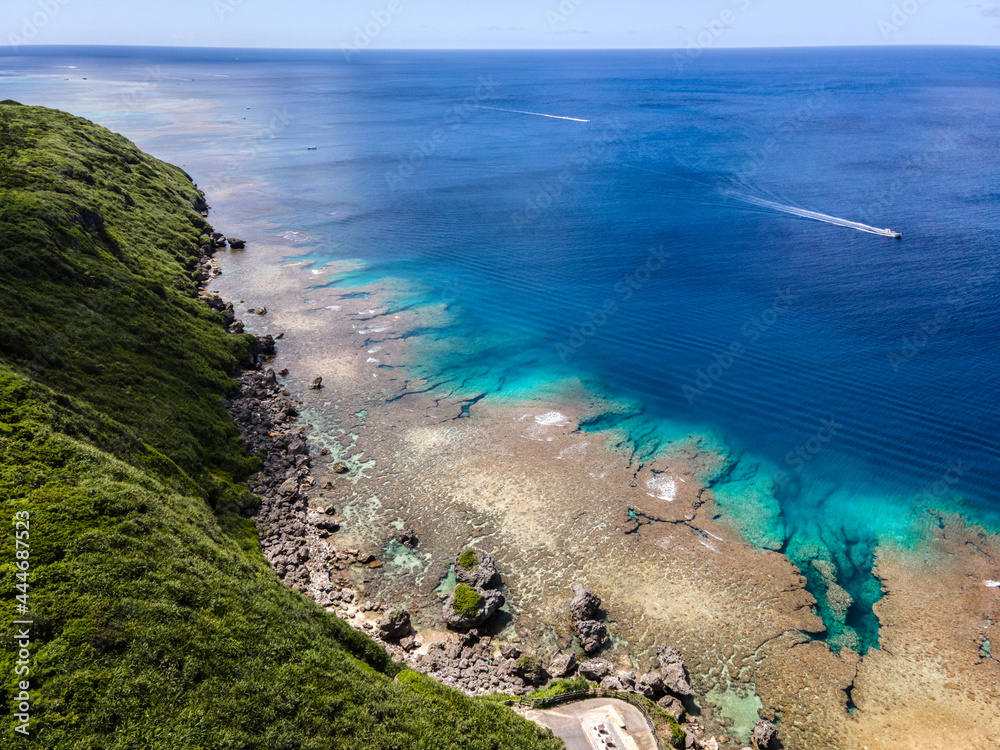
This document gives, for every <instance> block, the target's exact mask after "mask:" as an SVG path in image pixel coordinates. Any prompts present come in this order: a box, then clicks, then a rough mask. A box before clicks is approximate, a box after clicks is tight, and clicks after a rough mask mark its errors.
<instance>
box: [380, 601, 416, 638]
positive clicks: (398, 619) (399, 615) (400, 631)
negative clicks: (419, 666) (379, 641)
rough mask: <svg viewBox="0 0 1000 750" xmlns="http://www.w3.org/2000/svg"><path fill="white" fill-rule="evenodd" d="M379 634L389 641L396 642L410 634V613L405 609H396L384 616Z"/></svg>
mask: <svg viewBox="0 0 1000 750" xmlns="http://www.w3.org/2000/svg"><path fill="white" fill-rule="evenodd" d="M378 632H379V635H381V636H382V637H383V638H385V639H386V640H387V641H394V640H396V639H398V638H403V637H404V636H407V635H409V634H410V613H409V612H407V611H406V610H405V609H394V610H390V611H388V612H386V613H385V614H384V615H382V619H381V620H379V623H378Z"/></svg>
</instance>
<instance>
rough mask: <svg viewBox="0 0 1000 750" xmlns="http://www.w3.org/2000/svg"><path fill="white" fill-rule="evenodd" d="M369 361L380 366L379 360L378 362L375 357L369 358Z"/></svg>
mask: <svg viewBox="0 0 1000 750" xmlns="http://www.w3.org/2000/svg"><path fill="white" fill-rule="evenodd" d="M368 361H369V362H374V363H375V364H378V360H377V359H375V357H369V358H368Z"/></svg>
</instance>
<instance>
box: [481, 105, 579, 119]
mask: <svg viewBox="0 0 1000 750" xmlns="http://www.w3.org/2000/svg"><path fill="white" fill-rule="evenodd" d="M482 109H492V110H493V111H494V112H513V113H514V114H517V115H534V116H535V117H551V118H552V119H553V120H572V121H573V122H590V120H581V119H580V118H579V117H563V116H562V115H546V114H544V113H542V112H525V111H524V110H523V109H500V107H482Z"/></svg>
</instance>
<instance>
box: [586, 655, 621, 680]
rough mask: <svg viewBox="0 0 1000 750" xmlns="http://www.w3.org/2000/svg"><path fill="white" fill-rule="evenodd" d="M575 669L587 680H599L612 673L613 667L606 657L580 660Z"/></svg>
mask: <svg viewBox="0 0 1000 750" xmlns="http://www.w3.org/2000/svg"><path fill="white" fill-rule="evenodd" d="M576 671H577V672H578V673H579V674H580V675H582V676H583V677H586V678H587V679H588V680H593V681H594V682H600V681H601V680H603V679H604V678H605V677H607V676H608V675H609V674H614V671H615V668H614V667H613V666H612V665H611V662H609V661H608V660H607V659H587V661H584V662H580V666H579V667H577V669H576Z"/></svg>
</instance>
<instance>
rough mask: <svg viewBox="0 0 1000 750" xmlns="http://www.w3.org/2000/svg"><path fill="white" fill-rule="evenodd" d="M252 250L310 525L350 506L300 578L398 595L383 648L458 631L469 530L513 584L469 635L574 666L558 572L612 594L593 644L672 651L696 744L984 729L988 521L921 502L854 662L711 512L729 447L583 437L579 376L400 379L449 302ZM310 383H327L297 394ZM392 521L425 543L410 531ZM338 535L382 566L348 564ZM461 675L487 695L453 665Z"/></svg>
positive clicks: (973, 737)
mask: <svg viewBox="0 0 1000 750" xmlns="http://www.w3.org/2000/svg"><path fill="white" fill-rule="evenodd" d="M261 234H262V235H264V234H266V235H267V236H269V237H275V238H276V236H277V235H276V234H275V233H274V232H273V231H270V232H269V233H267V232H262V233H261ZM261 255H262V256H265V257H267V258H269V259H270V260H269V261H268V262H261V260H260V258H261V256H253V257H251V256H244V255H239V254H233V255H231V256H229V257H228V258H226V259H225V260H224V261H223V266H224V268H225V269H226V273H225V274H224V275H223V276H222V277H221V278H220V279H219V280H217V282H216V283H215V287H217V288H218V289H219V290H220V291H221V292H222V293H223V294H225V295H227V296H229V297H238V298H240V299H245V304H246V306H248V307H259V306H260V305H264V306H265V307H266V308H267V310H268V314H267V316H266V317H264V318H260V317H257V318H253V317H252V316H247V318H246V319H247V320H248V321H251V323H249V324H248V325H251V327H252V328H253V330H255V331H257V332H259V333H270V334H277V333H279V332H280V333H282V334H283V338H282V342H284V343H283V344H282V345H281V346H279V349H278V356H277V357H276V359H275V360H274V362H273V363H272V366H273V367H274V368H275V369H280V370H282V371H285V370H287V371H288V372H287V374H286V376H285V377H284V378H283V385H284V387H286V388H287V389H288V390H289V391H290V392H292V393H293V394H296V395H297V397H298V398H299V399H301V401H302V404H301V406H300V407H299V408H300V410H301V417H300V418H301V419H302V421H307V422H308V423H309V424H310V434H311V436H312V438H311V439H312V440H313V441H314V442H315V444H316V445H319V446H322V447H323V448H324V450H325V451H326V454H327V455H326V456H324V457H321V458H320V459H319V462H318V464H317V467H316V469H315V472H316V476H317V485H316V487H315V488H313V489H311V490H307V494H308V496H309V505H310V508H311V509H312V511H313V512H314V517H316V518H318V517H320V515H319V511H320V510H321V509H322V508H323V507H325V506H327V505H330V504H332V505H333V506H335V508H336V511H337V514H338V517H339V518H340V520H341V523H340V524H339V530H338V531H336V532H335V533H333V534H327V535H324V536H322V537H321V536H319V535H316V536H314V537H313V538H312V539H311V542H310V544H311V545H313V548H314V549H327V550H333V553H330V552H327V553H325V554H316V553H315V552H314V553H313V554H312V555H311V559H315V560H324V559H325V560H330V559H331V556H332V559H333V564H330V565H320V566H318V567H317V569H316V570H315V571H314V572H315V573H318V574H319V576H318V580H328V579H323V576H327V577H330V576H332V579H329V580H335V581H337V585H338V587H339V586H343V587H345V588H349V589H350V590H351V591H352V592H357V596H358V597H361V598H367V599H373V600H378V601H380V602H381V603H382V606H383V608H385V609H391V608H393V607H405V608H406V609H407V610H408V612H409V613H410V614H411V616H412V624H413V627H414V628H415V630H416V638H415V639H413V640H412V641H411V642H409V643H408V644H407V645H408V646H409V648H408V649H406V650H400V651H398V652H396V651H394V653H395V654H396V656H397V658H400V659H405V660H408V661H410V662H411V663H413V664H414V666H416V667H417V668H418V669H419V668H422V665H423V668H427V665H428V660H427V659H424V658H422V657H424V656H425V655H426V654H427V652H428V648H429V647H430V646H433V645H434V644H438V643H442V642H443V643H457V644H459V645H460V644H461V643H462V642H463V638H464V636H462V635H461V633H460V632H459V633H455V632H449V631H448V630H447V629H446V628H445V624H444V622H443V620H442V613H441V605H442V602H443V601H444V599H445V597H446V596H447V595H448V593H449V592H450V590H451V587H452V586H454V583H455V581H454V573H453V568H452V565H453V563H454V561H455V555H456V554H457V552H459V551H461V550H462V549H464V548H465V547H467V546H469V545H472V546H474V547H475V548H476V549H481V550H485V551H487V552H488V553H489V554H490V555H492V556H493V558H495V560H496V564H497V567H498V569H499V570H500V572H501V573H502V575H503V581H504V588H503V594H504V598H505V599H506V604H505V606H504V608H503V609H502V610H501V612H500V613H499V614H498V615H497V616H496V617H495V618H494V619H493V620H492V621H491V622H489V623H487V624H486V625H484V626H481V627H480V628H479V629H478V632H479V633H480V634H483V635H486V634H488V636H489V638H490V642H491V648H492V649H493V650H494V652H495V655H496V657H497V658H498V659H499V658H500V657H501V655H502V653H503V652H502V651H501V649H503V648H509V647H516V648H517V649H518V652H524V653H527V654H530V655H532V656H533V657H535V658H538V659H540V660H542V661H546V660H550V659H551V658H552V656H553V654H556V653H563V654H570V653H573V654H574V655H576V656H577V657H579V659H581V660H582V659H583V658H586V654H584V653H583V651H582V649H581V647H580V645H581V644H580V642H579V640H578V639H574V630H573V622H572V619H571V617H570V616H569V611H568V605H569V600H570V598H571V597H572V589H571V586H572V585H573V584H574V583H582V584H583V585H584V586H586V588H587V589H588V590H591V591H593V592H595V593H596V594H597V595H599V597H600V599H601V601H602V607H603V609H604V611H605V612H606V614H607V620H608V627H609V630H610V634H611V642H610V644H609V645H608V646H606V647H605V650H604V651H602V652H601V656H602V657H603V658H605V659H607V660H609V661H610V662H611V663H613V664H614V665H615V666H616V668H617V669H619V670H624V671H626V672H628V671H633V672H635V673H641V672H645V671H646V670H648V669H650V668H653V667H655V655H656V651H657V649H658V647H659V646H660V645H661V644H662V643H664V642H668V643H669V644H670V645H672V646H676V647H677V648H678V649H680V651H681V652H682V653H683V654H684V659H685V664H686V665H687V667H688V669H689V671H690V678H691V683H692V686H693V688H694V691H695V694H696V704H697V705H696V706H693V707H692V709H693V710H696V711H698V713H697V714H695V716H696V717H697V720H698V722H700V723H701V724H702V725H704V727H705V736H706V737H707V736H708V735H709V734H715V735H717V736H718V737H719V738H725V737H728V738H729V741H730V742H738V743H746V742H747V741H748V739H749V735H750V731H751V729H752V727H753V726H754V723H755V722H756V721H757V720H758V719H759V718H761V717H763V718H765V719H769V720H772V721H775V722H776V723H777V726H778V728H779V732H780V735H781V738H782V740H783V741H784V742H785V743H786V746H787V747H809V748H843V749H844V750H847V749H848V748H849V749H851V750H854V749H857V750H860V749H861V748H863V747H867V748H883V747H884V748H897V747H913V748H917V747H925V746H927V743H933V742H938V743H941V742H946V741H948V738H951V737H955V736H960V737H961V738H962V739H963V743H964V744H962V745H961V746H962V747H969V748H987V747H990V746H991V743H993V742H994V741H995V739H996V737H997V736H998V727H1000V716H998V713H997V707H996V702H995V697H996V694H997V687H996V686H997V677H998V675H1000V672H998V667H1000V664H998V662H997V661H996V659H994V658H993V657H992V656H991V655H990V652H989V645H988V642H989V632H990V628H991V625H992V623H993V622H995V621H996V617H997V607H998V604H997V595H996V594H997V592H996V589H995V588H992V587H990V586H988V585H987V582H988V581H990V580H991V579H992V578H994V577H996V563H995V561H996V555H997V546H998V545H997V539H996V537H995V536H993V535H990V534H988V533H987V532H986V531H984V530H983V529H981V528H978V527H974V526H967V525H966V524H965V523H964V522H963V521H962V520H961V519H960V518H958V517H955V516H944V515H941V514H935V513H928V514H927V517H926V518H925V519H923V521H924V522H925V523H926V529H925V530H924V541H923V542H922V543H920V544H919V545H917V546H916V547H912V548H903V547H898V548H897V547H893V546H890V545H888V544H882V545H880V546H879V547H878V548H877V550H876V575H877V576H878V579H879V582H880V584H881V587H882V593H883V596H882V598H881V600H880V601H879V603H878V604H877V605H876V610H875V611H876V614H877V616H878V618H879V623H880V626H881V631H880V632H881V639H880V647H879V648H875V649H871V650H869V652H868V654H867V655H866V656H864V657H863V658H862V657H861V656H860V655H859V654H858V653H857V652H856V651H854V650H853V649H851V648H850V647H846V646H845V647H843V648H840V649H839V651H834V650H833V649H831V647H830V645H828V644H827V643H825V642H823V641H822V640H820V639H818V638H819V637H820V636H822V635H823V634H824V629H825V628H824V624H823V621H822V619H821V618H820V617H819V616H818V615H817V613H816V600H815V598H814V597H813V596H812V595H811V594H810V593H809V591H808V590H807V588H806V578H805V576H804V575H802V571H801V570H799V569H798V568H796V567H795V566H794V565H793V564H792V562H791V561H790V560H789V559H788V557H786V556H785V555H784V554H782V553H781V552H780V551H771V550H760V549H757V548H755V547H754V546H753V545H751V544H749V543H748V542H747V541H746V539H745V537H744V536H743V534H742V533H740V530H739V526H738V524H734V523H732V522H731V520H730V519H728V518H727V517H726V513H725V511H724V509H723V508H721V507H720V506H719V505H718V504H717V503H716V501H715V498H714V496H713V493H712V491H711V489H709V488H708V487H707V486H706V484H707V482H706V481H705V478H706V477H711V476H715V475H717V474H718V472H719V470H720V466H722V465H724V464H725V463H726V462H727V461H728V460H729V459H728V458H727V457H725V456H720V455H718V454H717V453H715V452H714V449H713V447H712V446H706V445H705V444H704V441H703V440H702V439H701V438H700V437H699V436H697V435H691V436H689V438H687V439H685V440H680V441H677V443H676V445H675V446H674V448H673V449H672V450H671V451H670V452H668V453H666V454H665V455H662V456H660V457H659V458H657V459H656V460H655V461H647V462H641V461H639V460H637V459H636V458H635V457H634V456H633V455H631V454H629V453H628V452H627V451H621V450H617V449H616V447H615V444H616V437H615V435H613V434H612V433H599V432H598V433H595V432H590V431H583V430H581V429H579V426H580V423H581V420H583V419H585V417H586V415H588V414H591V413H594V412H595V411H597V412H599V411H600V410H601V409H604V408H607V405H606V404H599V403H594V401H593V396H591V395H588V394H587V392H586V391H585V390H584V389H583V387H582V386H579V385H578V384H577V385H574V384H573V383H562V384H559V388H558V389H554V393H555V392H558V394H559V395H558V397H557V396H555V395H554V396H553V397H552V398H549V399H545V398H536V399H534V400H525V401H523V402H521V403H510V402H500V401H496V400H493V399H490V398H489V397H484V396H485V394H469V393H461V392H456V393H449V391H448V389H446V388H441V387H438V385H437V384H436V383H434V382H428V381H420V380H410V379H408V376H407V372H408V370H409V368H408V366H407V365H408V363H409V362H412V361H413V360H414V359H416V358H418V357H419V356H420V352H419V351H418V350H417V347H418V346H419V343H418V342H417V340H415V338H414V337H412V336H411V335H410V332H412V331H415V330H416V331H419V330H426V329H427V328H428V327H432V326H434V325H435V324H437V323H438V322H439V321H440V320H441V319H443V318H444V316H445V315H446V314H447V313H446V311H445V310H444V309H443V308H433V307H430V308H423V309H420V310H414V309H407V308H405V307H401V306H398V305H396V303H395V300H396V299H398V298H400V297H404V296H405V284H404V282H402V281H391V280H389V281H383V282H377V283H373V284H367V285H364V286H356V285H351V284H350V283H348V282H347V281H346V279H349V278H351V277H353V276H355V275H356V272H357V268H356V267H354V265H352V264H346V263H342V264H332V265H329V266H325V267H314V266H313V265H312V263H310V262H308V261H301V260H294V259H292V258H293V257H294V256H295V255H296V250H295V248H293V247H290V246H284V247H283V246H282V245H281V242H280V240H277V239H275V240H274V244H273V245H271V246H268V247H267V250H266V251H264V252H262V253H261ZM283 256H284V257H287V258H289V259H288V260H286V261H282V257H283ZM317 377H321V378H322V388H321V389H318V390H317V389H309V385H310V384H311V383H312V382H313V381H314V379H315V378H317ZM336 465H339V467H340V472H343V473H340V472H338V471H335V470H334V466H336ZM401 530H406V532H407V534H412V535H413V536H415V538H416V539H417V540H419V543H417V544H416V545H413V546H412V548H411V547H406V546H403V545H401V544H400V542H399V533H400V531H401ZM345 549H354V550H362V551H363V557H364V559H366V560H374V561H376V563H377V565H375V566H374V567H372V565H371V564H370V563H363V562H358V561H357V560H354V561H345V560H344V559H343V558H342V557H341V558H339V559H338V554H340V552H339V551H341V550H345ZM944 581H947V585H942V583H943V582H944ZM832 582H833V581H831V583H832ZM831 588H832V587H831ZM327 590H329V589H328V588H327V589H326V590H323V589H322V588H321V589H317V590H315V591H314V592H313V593H314V595H315V596H316V597H317V599H318V600H319V601H320V602H321V603H325V604H327V606H329V607H331V608H332V609H334V610H336V611H342V612H349V614H350V621H351V622H352V623H353V624H355V626H356V627H359V628H368V629H374V627H375V626H376V624H377V623H376V621H377V619H378V617H377V616H375V617H371V616H366V614H365V612H364V611H362V609H361V608H359V607H356V606H352V605H350V603H347V602H342V601H336V600H331V599H330V598H328V596H327V593H326V592H327ZM376 614H377V613H376ZM984 644H985V645H984ZM457 653H458V652H456V654H457ZM431 661H433V660H431ZM453 681H454V682H455V683H456V684H459V685H462V686H463V687H465V688H466V689H469V690H472V689H477V688H474V687H473V686H474V685H475V684H476V683H475V681H469V680H467V679H465V677H464V676H463V675H462V674H459V673H456V674H454V675H453ZM736 746H741V745H736Z"/></svg>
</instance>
